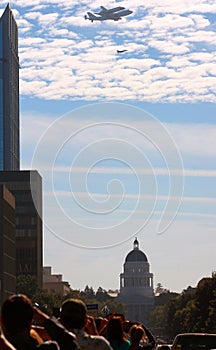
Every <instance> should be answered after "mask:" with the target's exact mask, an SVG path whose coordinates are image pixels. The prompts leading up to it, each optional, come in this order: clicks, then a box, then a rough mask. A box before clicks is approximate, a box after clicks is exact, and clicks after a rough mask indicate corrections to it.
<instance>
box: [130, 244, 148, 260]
mask: <svg viewBox="0 0 216 350" xmlns="http://www.w3.org/2000/svg"><path fill="white" fill-rule="evenodd" d="M133 261H134V262H135V261H144V262H148V259H147V257H146V255H145V254H144V253H143V252H142V251H141V250H139V242H138V240H137V238H136V239H135V241H134V249H133V250H131V251H130V252H129V253H128V255H127V256H126V258H125V262H133Z"/></svg>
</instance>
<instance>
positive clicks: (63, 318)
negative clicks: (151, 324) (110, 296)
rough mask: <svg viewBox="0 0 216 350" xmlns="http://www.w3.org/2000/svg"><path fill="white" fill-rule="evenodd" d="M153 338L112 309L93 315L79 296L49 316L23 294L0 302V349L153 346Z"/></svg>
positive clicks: (146, 349) (134, 349)
mask: <svg viewBox="0 0 216 350" xmlns="http://www.w3.org/2000/svg"><path fill="white" fill-rule="evenodd" d="M155 345H156V340H155V338H154V336H153V335H152V333H151V332H150V331H149V329H148V328H147V327H145V325H143V324H140V323H139V322H135V323H132V322H131V321H128V320H125V317H124V316H123V315H119V314H115V313H112V314H110V315H108V316H107V317H104V318H93V317H92V316H89V315H88V313H87V308H86V305H85V303H84V302H83V301H82V300H80V299H68V300H66V301H65V302H63V304H62V306H61V308H60V313H59V315H58V317H55V316H52V317H49V316H48V315H47V314H45V313H44V312H42V311H41V310H39V309H38V308H37V307H35V306H33V304H32V302H31V300H30V299H29V298H28V297H27V296H25V295H22V294H18V295H12V296H10V297H9V298H8V299H7V300H5V302H4V303H3V305H2V309H1V330H0V350H93V349H94V350H152V349H154V347H155Z"/></svg>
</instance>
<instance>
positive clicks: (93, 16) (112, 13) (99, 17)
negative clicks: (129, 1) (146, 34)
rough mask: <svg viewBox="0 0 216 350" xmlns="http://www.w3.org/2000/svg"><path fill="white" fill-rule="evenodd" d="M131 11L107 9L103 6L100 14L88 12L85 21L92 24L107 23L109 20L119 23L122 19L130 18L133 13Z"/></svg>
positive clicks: (120, 8)
mask: <svg viewBox="0 0 216 350" xmlns="http://www.w3.org/2000/svg"><path fill="white" fill-rule="evenodd" d="M132 12H133V11H131V10H126V9H125V7H121V6H118V7H114V8H112V9H106V8H105V7H104V6H101V11H100V12H95V13H92V12H87V15H88V16H87V15H85V19H89V20H90V21H91V22H93V21H106V20H108V19H110V20H113V21H118V20H120V19H122V17H124V16H128V15H130V14H131V13H132Z"/></svg>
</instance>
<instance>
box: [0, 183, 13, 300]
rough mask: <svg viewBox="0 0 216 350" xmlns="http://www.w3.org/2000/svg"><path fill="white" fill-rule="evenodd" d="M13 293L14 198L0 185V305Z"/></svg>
mask: <svg viewBox="0 0 216 350" xmlns="http://www.w3.org/2000/svg"><path fill="white" fill-rule="evenodd" d="M15 291H16V247H15V198H14V196H13V195H12V194H11V192H9V191H8V189H7V188H6V187H5V186H3V185H0V305H1V304H2V302H3V301H4V300H5V299H6V298H7V297H8V296H9V295H11V294H13V293H15Z"/></svg>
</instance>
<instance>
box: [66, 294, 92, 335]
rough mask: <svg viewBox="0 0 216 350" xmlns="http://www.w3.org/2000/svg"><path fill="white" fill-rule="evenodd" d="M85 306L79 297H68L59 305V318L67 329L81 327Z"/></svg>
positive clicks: (83, 324)
mask: <svg viewBox="0 0 216 350" xmlns="http://www.w3.org/2000/svg"><path fill="white" fill-rule="evenodd" d="M86 315H87V308H86V305H85V304H84V302H83V301H82V300H80V299H68V300H66V301H65V302H64V303H63V304H62V307H61V311H60V320H61V322H62V324H63V325H64V326H65V327H66V328H67V329H69V330H70V329H73V328H76V329H81V328H83V327H84V326H85V322H86Z"/></svg>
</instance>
